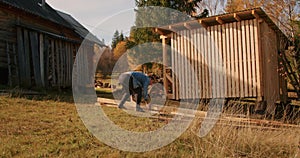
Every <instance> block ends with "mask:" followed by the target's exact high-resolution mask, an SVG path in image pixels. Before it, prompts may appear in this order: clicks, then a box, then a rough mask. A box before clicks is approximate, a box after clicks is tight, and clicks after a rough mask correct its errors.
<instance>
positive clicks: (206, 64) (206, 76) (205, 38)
mask: <svg viewBox="0 0 300 158" xmlns="http://www.w3.org/2000/svg"><path fill="white" fill-rule="evenodd" d="M203 34H204V36H203V41H204V49H203V54H204V64H203V66H204V84H205V88H204V91H205V95H204V98H209V61H208V54H209V50H208V48H209V47H208V44H209V42H208V29H205V30H203Z"/></svg>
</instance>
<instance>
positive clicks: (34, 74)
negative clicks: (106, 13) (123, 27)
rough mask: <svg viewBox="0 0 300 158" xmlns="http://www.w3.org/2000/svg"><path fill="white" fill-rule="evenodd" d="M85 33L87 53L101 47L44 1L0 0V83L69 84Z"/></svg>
mask: <svg viewBox="0 0 300 158" xmlns="http://www.w3.org/2000/svg"><path fill="white" fill-rule="evenodd" d="M87 35H89V41H90V44H87V45H86V49H88V50H91V51H88V52H91V53H93V49H94V44H96V45H98V46H99V47H102V46H104V44H103V43H102V42H101V41H99V40H98V39H97V38H96V37H95V36H93V35H90V34H89V31H88V30H87V29H85V28H84V27H83V26H82V25H80V23H78V22H77V21H76V20H75V19H74V18H73V17H71V16H70V15H68V14H65V13H63V12H59V11H56V10H54V9H53V8H52V7H51V6H49V5H48V4H47V3H46V2H45V0H0V75H1V78H2V79H1V81H0V84H5V85H10V86H21V87H25V88H31V87H40V88H41V87H46V88H52V87H59V88H60V87H70V86H71V85H72V68H73V63H74V58H75V57H76V53H77V51H78V49H79V47H80V45H81V43H82V41H83V40H84V39H85V37H86V36H87ZM87 56H92V55H89V54H87Z"/></svg>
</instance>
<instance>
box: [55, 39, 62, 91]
mask: <svg viewBox="0 0 300 158" xmlns="http://www.w3.org/2000/svg"><path fill="white" fill-rule="evenodd" d="M55 57H56V62H55V64H56V67H55V69H56V74H57V86H58V88H60V86H61V72H60V67H61V66H60V64H61V61H60V47H59V41H58V40H55Z"/></svg>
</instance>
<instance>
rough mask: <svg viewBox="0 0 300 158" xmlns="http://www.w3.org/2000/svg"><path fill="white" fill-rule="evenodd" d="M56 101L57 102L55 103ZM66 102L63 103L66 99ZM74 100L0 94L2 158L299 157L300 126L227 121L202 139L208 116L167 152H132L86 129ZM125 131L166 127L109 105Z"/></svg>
mask: <svg viewBox="0 0 300 158" xmlns="http://www.w3.org/2000/svg"><path fill="white" fill-rule="evenodd" d="M53 98H55V99H53ZM62 100H63V101H62ZM71 100H72V99H66V98H64V99H61V98H60V97H59V96H57V97H53V96H51V97H48V96H44V97H43V98H38V99H35V98H31V99H26V98H12V97H8V96H0V142H1V143H0V157H96V156H99V157H297V156H298V157H299V156H300V153H299V145H300V144H299V140H300V139H299V137H300V134H299V133H300V128H299V127H295V126H290V127H288V126H276V127H266V126H264V125H255V126H254V125H252V124H250V123H248V122H247V121H246V122H245V121H240V120H239V119H236V120H231V119H222V120H220V121H219V122H218V124H217V126H216V127H215V128H214V129H213V130H212V131H211V132H210V133H209V134H208V135H207V136H206V137H204V138H199V137H198V136H196V134H195V133H197V130H198V129H199V127H200V125H201V122H202V119H203V117H200V116H197V117H196V118H195V119H194V121H193V123H192V125H191V127H190V128H189V130H187V131H186V132H185V133H184V134H183V135H182V136H181V137H180V138H178V139H177V140H176V141H174V142H173V143H172V144H170V145H168V146H165V147H163V148H161V149H158V150H155V151H150V152H145V153H131V152H123V151H119V150H117V149H113V148H111V147H109V146H106V145H105V144H103V143H101V142H99V141H98V140H97V139H96V138H95V137H93V136H92V135H91V134H90V133H89V132H88V131H87V129H86V128H85V127H84V125H83V123H82V122H81V120H80V118H79V117H78V115H77V112H76V107H75V105H74V104H73V103H72V102H71ZM103 108H104V110H105V112H106V113H107V115H108V116H109V117H110V118H111V119H112V120H113V121H114V122H116V123H117V124H119V125H121V126H122V127H123V128H126V129H128V130H132V131H151V130H155V129H157V128H159V127H161V126H163V125H164V124H165V123H167V122H166V121H165V120H159V119H155V118H137V117H133V116H130V115H128V114H126V113H124V112H122V111H120V110H118V109H116V108H114V107H103Z"/></svg>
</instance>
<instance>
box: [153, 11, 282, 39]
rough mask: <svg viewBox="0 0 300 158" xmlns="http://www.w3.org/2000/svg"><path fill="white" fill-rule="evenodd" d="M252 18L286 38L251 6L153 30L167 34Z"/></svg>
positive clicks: (262, 12)
mask: <svg viewBox="0 0 300 158" xmlns="http://www.w3.org/2000/svg"><path fill="white" fill-rule="evenodd" d="M252 19H263V20H264V21H265V22H266V23H267V24H268V25H269V26H270V27H271V28H272V29H273V30H275V31H276V32H278V33H279V34H280V35H282V36H284V38H286V39H288V38H287V37H286V35H285V34H284V33H283V32H282V31H281V30H280V29H279V28H278V26H277V25H276V24H275V23H274V22H273V21H272V20H271V19H270V17H269V16H268V15H267V14H266V13H265V11H264V10H263V9H262V8H253V9H248V10H243V11H238V12H234V13H226V14H221V15H216V16H211V17H207V18H201V19H195V20H190V21H185V22H182V23H175V24H171V25H166V26H162V27H157V28H155V32H157V33H159V34H160V35H165V36H168V35H169V34H170V33H172V32H178V31H181V30H193V29H197V28H201V27H204V28H207V27H210V26H215V25H223V24H226V23H233V22H240V21H244V20H252Z"/></svg>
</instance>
